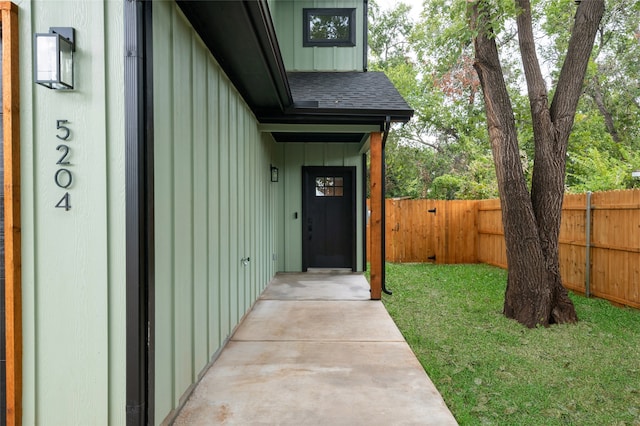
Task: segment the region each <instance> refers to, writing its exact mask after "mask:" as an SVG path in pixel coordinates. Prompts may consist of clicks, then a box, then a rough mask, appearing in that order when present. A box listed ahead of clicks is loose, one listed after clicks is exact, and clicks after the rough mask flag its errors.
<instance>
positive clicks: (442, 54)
mask: <svg viewBox="0 0 640 426" xmlns="http://www.w3.org/2000/svg"><path fill="white" fill-rule="evenodd" d="M584 1H590V0H584ZM487 4H488V7H487V9H486V11H485V13H486V14H487V15H488V17H490V18H491V22H492V24H493V27H492V31H493V33H492V37H494V38H495V40H496V43H497V46H498V48H499V51H500V60H501V65H502V69H503V73H504V78H505V81H506V84H507V90H508V93H509V96H510V99H511V104H512V109H513V115H514V118H515V125H516V131H517V140H518V142H519V157H520V162H521V163H522V166H523V172H524V175H525V178H526V181H527V185H528V186H529V187H530V186H531V179H532V175H533V159H534V158H535V149H534V134H533V130H532V118H531V112H530V108H529V102H528V97H527V91H526V83H525V79H524V70H523V68H522V61H521V59H520V55H519V46H518V37H517V36H518V32H517V27H516V16H517V15H518V13H519V11H518V8H517V6H516V2H514V1H512V0H504V1H497V0H495V1H494V0H492V1H491V2H487ZM467 5H468V2H467V1H464V0H428V1H425V2H424V5H423V9H422V11H421V15H420V18H419V19H418V20H416V21H412V19H411V17H410V13H409V12H410V8H409V7H408V6H407V5H404V4H402V3H400V4H398V5H397V6H396V7H395V8H394V9H392V10H390V11H383V10H381V9H380V8H379V7H378V5H377V4H376V3H375V1H373V0H372V1H371V2H370V9H371V14H370V21H369V32H370V36H369V44H370V54H369V58H370V68H371V69H374V70H383V71H385V72H386V73H387V75H388V76H389V77H390V79H391V80H392V81H393V82H394V84H395V85H396V87H398V88H399V90H400V92H401V93H402V95H403V96H404V97H405V99H407V100H408V102H409V104H410V105H411V106H412V107H413V108H414V109H415V111H416V114H415V117H414V119H413V120H412V121H411V122H409V123H408V124H407V125H405V126H403V127H401V128H394V130H393V132H392V134H391V136H390V138H389V141H388V146H387V151H386V153H387V194H388V196H391V197H402V196H410V197H417V198H457V199H471V198H490V197H496V196H497V195H498V191H497V181H496V176H495V172H494V171H493V168H492V166H491V165H492V156H491V146H490V143H489V138H488V135H487V132H486V125H485V120H486V117H485V111H484V102H483V99H482V96H481V92H480V85H479V79H478V76H477V73H476V71H475V69H474V68H473V63H474V51H473V44H472V40H473V37H474V35H475V34H474V31H473V30H472V29H471V28H470V27H469V25H468V22H467V20H466V16H467V15H466V10H467ZM575 10H576V5H575V4H574V2H571V1H567V0H538V1H534V2H533V3H532V5H531V11H532V23H533V31H534V36H535V38H536V41H537V45H536V47H537V52H538V53H539V56H540V59H541V69H542V71H543V74H544V79H545V83H546V86H547V87H548V88H549V95H550V96H552V95H553V93H554V89H553V88H554V87H555V83H556V82H557V80H558V77H559V73H560V66H561V64H562V63H563V61H564V58H565V54H566V52H567V46H568V41H569V35H570V32H569V31H568V29H569V28H571V27H572V25H573V19H574V15H575ZM638 57H640V1H639V0H634V1H623V0H610V1H608V2H607V8H606V10H605V14H604V17H603V19H602V21H601V24H600V26H599V29H598V32H597V37H596V40H595V47H594V49H593V52H592V55H591V59H590V61H589V64H588V67H587V73H586V76H585V79H584V82H585V84H584V90H583V91H584V94H583V96H582V97H581V98H580V102H579V104H578V107H577V112H576V116H575V121H574V124H573V131H572V132H571V134H570V136H569V144H568V150H567V165H566V181H565V187H566V190H567V191H571V192H582V191H586V190H591V191H596V190H609V189H624V188H630V187H633V185H634V184H637V182H634V181H633V180H632V178H631V171H633V170H640V154H639V153H640V84H638V81H640V61H638V60H637V58H638Z"/></svg>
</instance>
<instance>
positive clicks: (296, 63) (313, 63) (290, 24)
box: [269, 0, 364, 71]
mask: <svg viewBox="0 0 640 426" xmlns="http://www.w3.org/2000/svg"><path fill="white" fill-rule="evenodd" d="M305 8H355V9H356V45H355V46H352V47H335V46H334V47H318V46H314V47H304V46H303V34H302V25H303V22H302V21H303V15H302V14H303V10H304V9H305ZM269 10H270V11H271V16H272V19H273V22H274V24H275V27H276V33H277V36H278V44H279V45H280V50H281V52H282V59H283V61H284V65H285V67H286V69H287V71H362V70H363V69H364V65H363V46H364V43H363V38H364V29H363V25H364V17H363V15H364V5H363V1H362V0H277V1H270V2H269Z"/></svg>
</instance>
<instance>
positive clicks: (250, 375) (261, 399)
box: [175, 273, 457, 426]
mask: <svg viewBox="0 0 640 426" xmlns="http://www.w3.org/2000/svg"><path fill="white" fill-rule="evenodd" d="M175 424H177V425H215V424H224V425H256V424H261V425H367V426H369V425H455V424H457V423H456V421H455V419H454V417H453V416H452V415H451V412H450V411H449V409H448V408H447V406H446V405H445V403H444V401H443V400H442V397H441V396H440V394H439V393H438V391H437V390H436V388H435V387H434V385H433V383H431V380H429V377H428V376H427V375H426V374H425V372H424V370H423V369H422V367H421V365H420V363H419V362H418V360H417V359H416V357H415V355H414V354H413V352H412V351H411V349H410V348H409V346H408V345H407V343H406V342H405V340H404V338H403V337H402V335H401V334H400V332H399V331H398V328H397V327H396V325H395V324H394V322H393V320H392V319H391V317H390V316H389V314H388V313H387V311H386V310H385V308H384V306H383V305H382V303H381V302H380V301H371V300H369V284H368V283H367V281H366V279H365V278H364V277H363V276H362V275H361V274H351V273H348V274H329V273H306V274H279V275H277V276H276V277H275V279H274V280H273V281H272V282H271V283H270V284H269V286H268V287H267V289H266V290H265V291H264V293H263V294H262V296H261V298H260V300H258V302H257V303H256V305H255V306H254V308H253V310H252V311H251V312H250V313H249V314H248V315H247V317H246V318H245V319H244V321H243V322H242V324H240V326H239V327H238V329H237V331H236V333H235V334H234V335H233V337H232V339H231V340H230V341H229V343H228V344H227V346H226V347H225V348H224V350H223V351H222V353H221V354H220V357H219V358H218V359H217V360H216V362H215V363H214V364H213V365H212V367H211V368H210V369H209V370H208V371H207V372H206V373H205V375H204V377H203V378H202V380H201V382H200V383H199V384H198V386H197V387H196V389H195V390H194V392H193V394H192V396H191V398H190V399H189V400H188V401H187V403H186V405H185V407H184V408H183V410H182V412H181V413H180V414H179V416H178V418H177V419H176V421H175Z"/></svg>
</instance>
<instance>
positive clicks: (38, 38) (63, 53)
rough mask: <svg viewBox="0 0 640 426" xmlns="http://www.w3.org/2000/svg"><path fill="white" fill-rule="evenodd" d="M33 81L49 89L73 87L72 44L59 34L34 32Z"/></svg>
mask: <svg viewBox="0 0 640 426" xmlns="http://www.w3.org/2000/svg"><path fill="white" fill-rule="evenodd" d="M34 50H35V55H34V56H35V58H34V59H35V61H34V62H35V64H34V65H35V82H36V83H38V84H41V85H43V86H46V87H48V88H49V89H58V90H60V89H63V90H70V89H73V50H74V46H73V44H72V43H71V42H70V41H69V40H67V39H66V38H64V37H62V36H61V35H60V34H56V33H47V34H36V35H35V41H34Z"/></svg>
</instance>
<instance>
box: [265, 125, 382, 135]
mask: <svg viewBox="0 0 640 426" xmlns="http://www.w3.org/2000/svg"><path fill="white" fill-rule="evenodd" d="M258 130H259V131H260V132H263V133H271V132H281V133H287V132H288V133H299V132H310V133H367V134H368V133H371V132H378V131H380V126H379V125H374V124H364V125H353V124H315V125H309V124H284V123H280V124H279V123H270V124H269V123H268V124H260V125H258Z"/></svg>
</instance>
